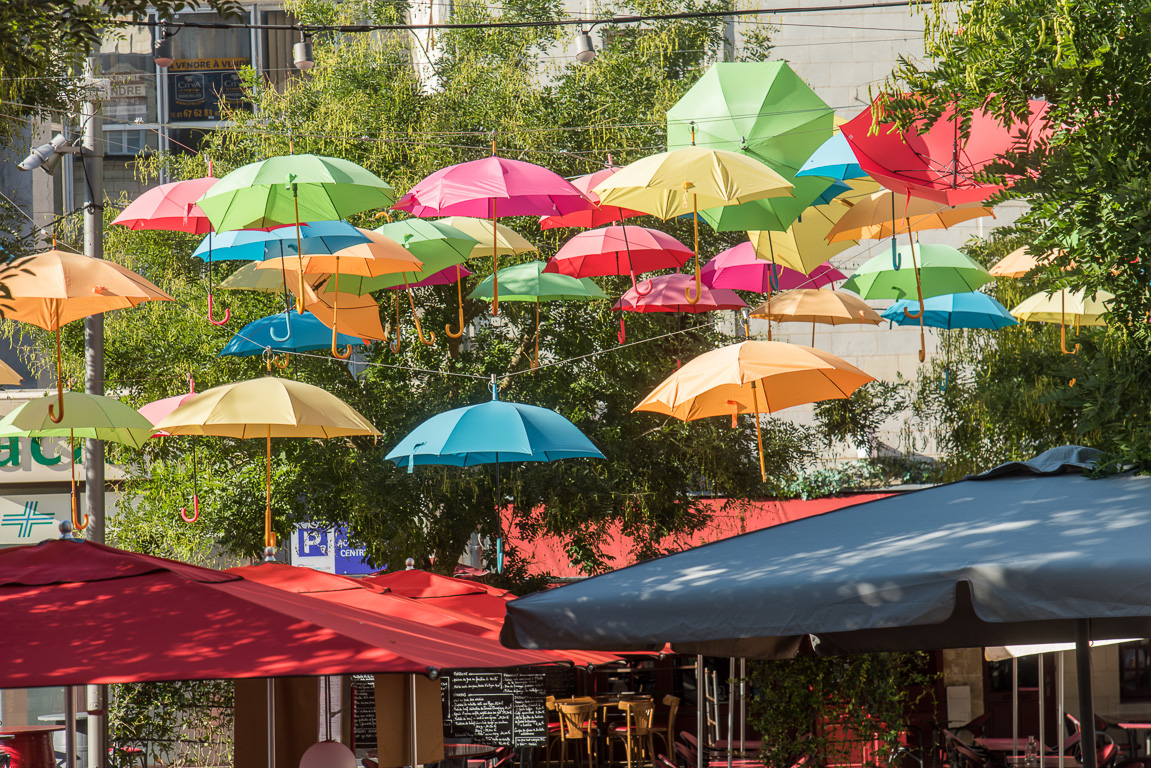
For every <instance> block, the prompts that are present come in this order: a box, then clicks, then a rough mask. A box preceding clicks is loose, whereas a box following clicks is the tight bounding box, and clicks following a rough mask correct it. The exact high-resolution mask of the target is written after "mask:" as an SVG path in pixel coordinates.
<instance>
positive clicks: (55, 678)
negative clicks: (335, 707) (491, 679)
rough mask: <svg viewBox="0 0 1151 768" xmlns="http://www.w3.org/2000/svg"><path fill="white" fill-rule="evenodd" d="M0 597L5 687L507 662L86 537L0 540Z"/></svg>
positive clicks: (411, 625)
mask: <svg viewBox="0 0 1151 768" xmlns="http://www.w3.org/2000/svg"><path fill="white" fill-rule="evenodd" d="M0 600H2V601H3V604H4V606H5V609H6V610H10V611H12V612H13V615H15V616H19V617H20V620H19V621H14V622H11V625H12V626H10V627H8V629H7V630H6V632H5V637H6V643H7V644H8V650H9V654H10V656H11V658H12V662H11V663H10V664H7V665H5V667H4V669H3V671H2V672H0V685H3V686H4V687H5V688H24V687H42V686H60V685H84V684H88V683H93V684H97V683H98V684H103V683H136V682H147V681H160V680H213V679H226V678H249V677H280V676H288V675H331V674H349V673H353V672H364V673H372V672H405V673H415V674H422V673H426V672H427V671H428V669H429V668H437V669H441V668H471V667H483V666H490V667H501V666H504V665H505V664H506V662H505V661H504V659H505V658H506V655H503V656H501V657H497V656H496V655H495V654H494V653H488V652H486V651H485V650H484V649H480V648H477V647H476V643H475V640H474V638H473V637H470V636H467V635H462V634H461V635H458V636H457V637H456V638H455V639H453V640H447V639H445V638H446V635H439V633H438V632H437V633H434V634H433V633H431V632H429V631H428V628H427V627H424V626H421V625H420V624H417V623H415V622H411V621H405V620H402V619H392V620H388V621H385V620H384V618H383V617H380V616H374V615H372V614H370V613H367V612H365V611H361V610H355V609H352V608H347V607H343V606H338V605H332V604H329V603H324V602H321V601H319V600H315V599H313V598H310V597H305V596H298V595H291V594H288V593H285V592H283V591H281V590H276V589H272V588H271V587H266V586H264V585H262V584H256V583H253V582H250V581H246V580H244V579H242V578H240V577H239V576H236V575H233V574H228V573H224V572H221V571H214V570H210V569H208V568H200V567H198V566H194V565H188V564H186V563H179V562H176V561H173V560H165V559H163V558H159V557H150V556H148V555H141V554H137V553H134V552H126V551H123V550H119V549H115V548H113V547H107V546H104V545H102V544H95V543H93V542H88V541H76V540H68V541H63V540H55V541H46V542H44V543H42V544H39V545H36V546H22V547H11V548H8V549H5V550H3V551H0ZM44 606H51V610H44ZM78 644H79V647H78ZM63 658H67V659H68V663H67V664H61V663H60V660H61V659H63Z"/></svg>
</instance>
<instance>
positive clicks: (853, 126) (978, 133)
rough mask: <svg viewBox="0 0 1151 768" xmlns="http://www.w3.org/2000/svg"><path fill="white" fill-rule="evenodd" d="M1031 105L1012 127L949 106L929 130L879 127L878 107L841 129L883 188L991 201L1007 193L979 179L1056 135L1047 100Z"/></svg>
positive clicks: (943, 199)
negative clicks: (964, 127) (966, 125)
mask: <svg viewBox="0 0 1151 768" xmlns="http://www.w3.org/2000/svg"><path fill="white" fill-rule="evenodd" d="M1030 104H1031V113H1030V115H1029V116H1028V118H1027V120H1025V121H1015V122H1012V123H1011V124H1010V125H1007V126H1004V125H1002V124H1001V123H1000V122H999V119H998V118H997V117H995V116H993V115H990V114H988V113H986V112H983V111H981V110H977V111H975V112H974V113H972V114H971V115H958V116H957V115H956V114H955V112H954V110H953V108H949V109H948V110H947V111H945V112H944V113H943V115H942V116H940V118H939V119H938V120H936V121H935V123H933V124H932V125H931V127H930V128H929V129H928V130H927V131H925V132H924V131H922V128H923V124H922V123H915V124H913V125H911V126H910V127H909V128H907V129H906V130H904V131H897V130H896V129H895V126H894V124H893V123H884V122H880V123H879V124H878V125H876V124H875V122H874V115H873V112H872V110H873V107H868V108H867V109H865V110H863V112H861V113H860V114H858V115H856V116H855V118H853V119H852V120H851V121H850V122H848V123H847V124H845V125H844V126H843V127H842V129H841V130H842V131H843V135H844V136H846V137H847V142H848V143H849V144H850V145H851V149H852V151H853V152H854V153H855V157H856V159H857V160H858V161H859V166H860V167H861V168H862V169H863V170H864V171H866V172H867V173H868V174H869V175H870V176H872V177H873V178H874V179H875V180H876V181H878V182H879V183H880V184H882V185H883V186H885V187H887V188H888V189H890V190H892V191H893V192H899V193H902V194H907V195H911V196H912V197H921V198H923V199H925V200H933V201H935V202H938V203H943V204H945V205H962V204H963V203H974V202H979V201H982V200H986V199H987V198H989V197H991V195H993V194H995V193H996V192H998V191H1000V190H1001V189H1003V185H1000V184H989V183H986V182H984V181H981V180H980V179H979V175H980V174H981V173H982V172H983V171H984V169H986V168H987V166H988V165H990V164H991V163H993V162H994V161H995V160H996V159H997V158H1000V157H1002V156H1003V155H1006V154H1007V153H1009V152H1026V151H1028V150H1029V149H1032V148H1034V146H1035V145H1036V144H1037V143H1038V142H1041V141H1043V140H1045V139H1047V138H1048V137H1049V136H1050V135H1051V132H1052V130H1053V129H1054V127H1053V126H1051V125H1050V124H1049V123H1048V122H1047V119H1046V116H1047V108H1048V104H1047V102H1045V101H1038V100H1033V101H1031V102H1030ZM881 114H882V113H881ZM968 117H970V120H971V125H970V132H969V134H968V136H967V137H966V138H964V136H963V134H962V132H961V130H960V123H961V122H963V121H964V119H966V118H968ZM1009 181H1010V180H1009Z"/></svg>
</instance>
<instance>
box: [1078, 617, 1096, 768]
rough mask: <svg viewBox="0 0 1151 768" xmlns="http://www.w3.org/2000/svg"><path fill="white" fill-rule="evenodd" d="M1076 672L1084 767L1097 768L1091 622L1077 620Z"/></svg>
mask: <svg viewBox="0 0 1151 768" xmlns="http://www.w3.org/2000/svg"><path fill="white" fill-rule="evenodd" d="M1075 667H1076V669H1075V672H1076V674H1077V676H1078V678H1079V745H1080V751H1081V752H1082V753H1083V758H1082V763H1083V768H1096V760H1095V702H1093V701H1092V700H1091V624H1090V621H1089V620H1088V619H1076V621H1075Z"/></svg>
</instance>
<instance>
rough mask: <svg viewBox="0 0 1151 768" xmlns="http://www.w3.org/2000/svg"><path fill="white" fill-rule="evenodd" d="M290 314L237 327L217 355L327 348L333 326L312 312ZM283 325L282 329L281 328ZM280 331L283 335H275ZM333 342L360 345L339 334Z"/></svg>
mask: <svg viewBox="0 0 1151 768" xmlns="http://www.w3.org/2000/svg"><path fill="white" fill-rule="evenodd" d="M290 318H291V315H290V314H288V313H284V312H277V313H276V314H274V315H269V316H267V317H261V318H260V319H259V320H253V321H252V322H250V323H248V324H247V325H245V326H244V327H243V328H241V329H240V330H239V332H238V333H237V334H236V335H235V336H233V337H232V338H231V340H229V341H228V343H227V345H226V346H225V347H224V348H223V349H222V350H220V355H219V356H220V357H252V356H254V355H261V354H263V353H264V352H265V351H271V352H308V351H311V350H316V349H327V348H328V347H329V346H331V343H332V329H331V328H329V327H328V326H326V325H324V324H323V323H321V322H320V319H319V318H318V317H316V316H315V315H313V314H312V313H311V312H305V313H304V314H302V315H299V316H297V317H296V318H295V319H294V320H292V319H290ZM281 326H282V328H281ZM278 332H279V333H282V334H283V337H282V338H281V336H278V335H276V334H277V333H278ZM336 343H337V344H339V345H340V346H343V347H348V346H351V345H353V344H363V343H364V342H363V340H361V339H358V338H356V337H355V336H348V335H346V334H343V333H341V334H338V336H337V339H336Z"/></svg>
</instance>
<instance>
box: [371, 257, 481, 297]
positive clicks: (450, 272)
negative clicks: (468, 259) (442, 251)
mask: <svg viewBox="0 0 1151 768" xmlns="http://www.w3.org/2000/svg"><path fill="white" fill-rule="evenodd" d="M471 274H472V271H471V270H470V269H468V268H467V267H463V266H460V265H459V264H453V265H452V266H450V267H444V268H443V269H441V270H440V271H439V272H436V273H435V274H431V275H428V276H427V277H425V278H424V279H423V280H421V281H419V282H418V283H408V284H407V285H406V286H405V285H403V284H400V285H389V286H387V288H388V290H389V291H402V290H404V288H405V287H407V288H423V287H425V286H428V285H451V284H452V283H454V282H456V281H458V280H459V279H460V278H463V277H470V276H471Z"/></svg>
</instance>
